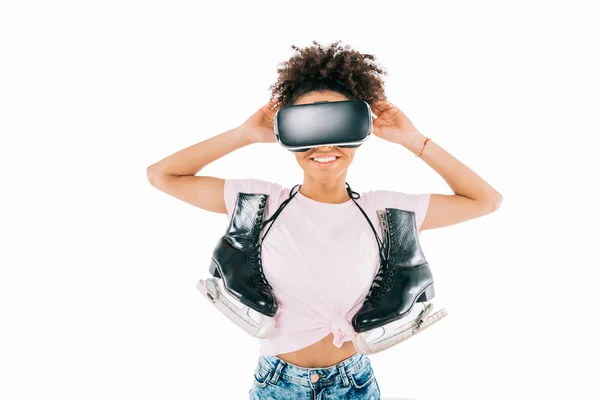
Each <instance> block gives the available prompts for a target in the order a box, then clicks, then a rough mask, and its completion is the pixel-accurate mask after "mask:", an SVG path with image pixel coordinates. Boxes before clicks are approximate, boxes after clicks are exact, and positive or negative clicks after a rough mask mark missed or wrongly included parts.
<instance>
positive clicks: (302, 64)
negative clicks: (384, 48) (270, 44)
mask: <svg viewBox="0 0 600 400" xmlns="http://www.w3.org/2000/svg"><path fill="white" fill-rule="evenodd" d="M340 42H341V41H339V40H338V41H337V42H335V43H333V44H331V45H330V46H329V47H328V48H326V49H323V47H322V46H321V45H320V44H319V43H317V42H316V41H313V44H314V46H310V47H306V48H303V49H300V48H298V47H296V46H294V45H292V47H291V48H292V49H293V50H296V51H297V52H298V53H299V54H296V55H294V56H292V57H291V58H290V59H289V60H288V61H285V62H283V63H280V64H279V65H280V66H283V67H282V68H278V69H277V73H278V74H279V78H278V80H277V83H276V84H274V85H271V86H270V87H269V89H271V90H272V96H271V100H272V99H274V98H275V97H277V98H278V100H279V103H280V105H281V107H285V106H288V105H293V104H294V103H295V102H296V101H297V100H298V99H299V98H300V97H301V96H303V95H305V94H307V93H309V92H313V91H317V92H322V91H325V90H331V91H334V92H338V93H341V94H343V95H344V96H346V97H347V98H348V99H350V100H363V101H365V102H367V103H368V104H369V105H370V106H372V105H373V103H374V102H375V101H378V100H387V98H386V96H385V91H384V83H383V79H382V75H387V72H386V71H385V70H384V69H382V68H380V67H379V66H378V65H376V64H375V63H374V61H375V57H374V56H373V55H371V54H362V53H359V52H358V51H356V50H352V49H350V46H344V47H342V46H340Z"/></svg>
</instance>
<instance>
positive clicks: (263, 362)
mask: <svg viewBox="0 0 600 400" xmlns="http://www.w3.org/2000/svg"><path fill="white" fill-rule="evenodd" d="M370 363H371V362H370V360H369V358H368V357H367V356H365V355H364V354H361V353H356V354H354V355H353V356H352V357H349V358H347V359H345V360H343V361H340V362H339V363H337V364H335V365H333V366H331V367H325V368H303V367H300V366H297V365H294V364H291V363H289V362H287V361H284V360H282V359H281V358H279V357H277V356H260V357H259V358H258V366H257V367H258V368H262V369H263V370H264V371H265V373H268V374H269V378H268V379H269V380H270V381H271V383H276V382H277V380H278V379H284V380H287V381H289V382H293V383H295V384H298V385H301V386H306V387H313V386H314V383H312V381H311V377H312V376H313V375H314V374H318V375H319V379H318V382H319V384H320V385H332V384H336V383H337V382H340V381H341V382H343V383H344V385H347V384H348V381H349V377H348V376H349V375H352V374H354V373H355V372H356V371H358V370H359V369H360V368H362V367H363V366H365V365H370Z"/></svg>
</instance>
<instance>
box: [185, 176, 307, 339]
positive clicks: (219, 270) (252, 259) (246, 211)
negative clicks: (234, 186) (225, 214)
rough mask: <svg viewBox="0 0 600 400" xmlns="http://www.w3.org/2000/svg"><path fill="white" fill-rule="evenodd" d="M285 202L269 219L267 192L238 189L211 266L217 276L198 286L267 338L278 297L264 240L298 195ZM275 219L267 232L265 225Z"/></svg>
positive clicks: (230, 315) (256, 334) (237, 319)
mask: <svg viewBox="0 0 600 400" xmlns="http://www.w3.org/2000/svg"><path fill="white" fill-rule="evenodd" d="M298 186H299V185H296V186H294V187H293V188H292V190H291V191H290V197H289V198H288V199H286V200H285V201H284V202H282V203H281V205H280V206H279V208H278V209H277V210H276V211H275V213H273V216H272V217H271V218H269V219H267V220H265V221H263V220H264V217H265V215H266V214H267V211H266V202H267V199H268V197H269V196H268V195H267V194H262V193H238V197H237V201H236V204H235V208H234V210H233V216H232V218H231V221H230V223H229V227H228V228H227V232H226V233H225V235H224V236H223V237H222V238H221V239H219V241H218V243H217V246H216V247H215V249H214V251H213V254H212V259H211V263H210V267H209V273H210V274H211V275H212V276H213V278H208V279H207V280H206V281H205V280H202V279H200V281H199V282H198V284H197V285H196V287H197V288H198V290H199V291H200V293H202V295H203V296H204V297H206V298H207V299H208V300H210V301H211V302H212V303H213V304H214V305H215V306H216V307H217V308H218V309H219V310H220V311H221V312H222V313H223V314H225V316H227V318H229V319H230V320H231V321H232V322H234V323H235V324H236V325H237V326H239V327H240V328H242V329H243V330H244V331H246V332H247V333H249V334H250V335H252V336H254V337H256V338H259V339H264V338H266V337H268V336H269V334H270V332H271V331H272V329H273V327H274V325H275V320H274V319H273V317H274V316H275V314H276V313H277V299H276V298H275V296H274V295H273V292H272V287H271V285H270V284H269V283H268V282H267V279H266V278H265V275H264V273H263V268H262V260H261V248H262V241H263V240H264V239H265V237H266V236H267V233H269V230H270V229H271V227H272V226H273V223H274V222H275V219H276V218H277V216H278V215H279V214H280V213H281V211H282V210H283V208H284V207H285V206H286V205H287V204H288V203H289V201H290V200H291V199H292V198H293V197H294V196H295V195H296V193H297V192H296V193H294V194H293V195H292V194H291V192H292V191H293V190H294V189H295V188H296V187H298ZM269 222H271V225H270V226H269V228H268V229H267V231H266V233H265V234H264V235H263V236H262V238H261V237H260V235H261V232H262V230H263V228H264V227H265V226H266V225H267V224H268V223H269Z"/></svg>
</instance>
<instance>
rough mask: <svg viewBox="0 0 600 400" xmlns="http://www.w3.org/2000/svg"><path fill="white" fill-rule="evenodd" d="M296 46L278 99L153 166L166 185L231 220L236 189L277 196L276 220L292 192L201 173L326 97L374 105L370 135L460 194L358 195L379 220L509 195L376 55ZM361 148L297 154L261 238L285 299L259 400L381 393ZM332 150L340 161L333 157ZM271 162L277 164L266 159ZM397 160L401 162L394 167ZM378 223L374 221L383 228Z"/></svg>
mask: <svg viewBox="0 0 600 400" xmlns="http://www.w3.org/2000/svg"><path fill="white" fill-rule="evenodd" d="M313 43H314V44H315V46H311V47H307V48H304V49H299V48H297V47H295V46H292V48H293V49H295V50H297V51H298V52H299V54H297V55H295V56H293V57H292V58H290V60H288V61H287V62H286V63H284V67H283V68H281V69H279V70H278V73H279V79H278V82H277V83H276V84H275V85H273V86H272V87H271V88H272V92H273V93H272V94H273V96H272V99H271V101H270V102H269V103H267V104H266V105H264V106H263V107H261V108H260V109H259V110H258V111H256V112H255V113H254V114H253V115H252V116H251V117H250V118H248V120H246V121H245V122H244V123H243V124H242V125H240V126H238V127H236V128H234V129H231V130H229V131H227V132H224V133H222V134H220V135H217V136H215V137H212V138H210V139H207V140H205V141H203V142H200V143H198V144H195V145H193V146H190V147H187V148H185V149H183V150H181V151H179V152H177V153H175V154H172V155H170V156H168V157H166V158H165V159H163V160H161V161H159V162H157V163H156V164H154V165H152V166H150V167H148V179H149V181H150V182H151V184H152V185H154V186H155V187H157V188H158V189H160V190H161V191H163V192H165V193H167V194H169V195H172V196H174V197H177V198H179V199H181V200H183V201H185V202H188V203H190V204H193V205H195V206H197V207H200V208H202V209H204V210H207V211H212V212H216V213H223V214H227V215H228V217H229V218H231V216H232V211H233V208H234V205H235V202H236V199H237V194H238V193H239V192H244V193H265V194H268V195H269V197H268V201H267V208H266V210H267V214H266V215H265V219H267V218H270V217H271V215H272V214H273V213H274V212H275V211H276V210H277V208H278V207H279V206H280V204H281V203H282V202H283V201H285V200H286V199H287V198H288V197H289V196H290V188H285V187H282V186H281V185H279V184H277V183H273V182H269V181H264V180H259V179H243V178H240V179H221V178H217V177H211V176H197V175H196V174H197V173H198V172H199V171H201V170H202V168H204V167H205V166H207V165H208V164H210V163H211V162H213V161H215V160H217V159H219V158H221V157H224V156H225V155H227V154H229V153H231V152H233V151H234V150H236V149H239V148H242V147H244V146H248V145H250V144H253V143H266V142H276V139H275V135H274V131H273V118H274V115H275V112H276V111H277V110H278V109H279V108H281V107H284V106H287V105H298V104H309V103H314V102H317V101H325V100H327V101H342V100H350V99H359V100H363V101H366V102H367V103H368V104H369V105H370V106H371V109H372V111H373V113H374V114H375V117H374V120H373V134H374V135H376V136H378V137H379V138H381V139H383V140H386V141H388V142H390V143H391V144H393V145H401V146H403V147H405V148H406V149H408V150H410V151H411V152H412V153H414V154H415V155H417V156H419V157H420V158H421V159H422V160H423V161H424V162H426V163H427V164H428V165H429V166H430V167H431V168H432V169H433V170H434V171H435V172H437V173H438V174H440V175H441V177H442V178H443V179H444V180H445V181H446V182H447V183H448V185H449V186H450V188H451V189H452V191H453V192H454V195H444V194H426V193H425V194H406V193H402V192H396V191H391V190H374V191H369V192H363V193H361V195H360V197H358V198H357V197H354V198H355V200H356V202H357V203H358V204H359V205H360V207H362V208H363V210H364V211H365V213H366V214H367V215H368V216H369V218H370V219H371V221H377V215H376V211H377V210H384V209H385V208H386V207H389V208H399V209H404V210H410V211H414V213H415V219H416V224H417V229H418V231H419V232H421V231H423V230H426V229H433V228H440V227H444V226H448V225H452V224H457V223H460V222H463V221H467V220H470V219H474V218H477V217H481V216H483V215H486V214H489V213H491V212H493V211H494V210H496V209H497V208H498V207H499V206H500V203H501V202H502V196H501V195H500V194H499V193H498V192H497V191H496V190H495V189H494V188H493V187H491V186H490V185H489V184H488V183H487V182H486V181H484V180H483V179H482V178H481V177H479V176H478V175H477V174H476V173H475V172H473V171H472V170H471V169H469V168H468V167H467V166H465V165H464V164H462V163H461V162H460V161H458V160H457V159H456V158H454V157H453V156H452V155H450V154H449V153H448V152H446V151H445V150H444V149H442V148H441V147H440V146H439V145H437V144H436V143H435V142H434V141H432V140H430V139H429V138H426V137H425V136H424V135H423V134H421V133H420V132H419V131H418V130H417V128H415V126H414V125H413V124H412V123H411V121H410V120H409V119H408V118H407V117H406V115H404V113H402V111H400V110H399V109H398V108H397V107H395V106H394V105H393V104H392V103H390V102H389V101H387V99H386V97H385V94H384V89H383V81H382V79H381V75H383V74H385V72H383V71H382V70H381V69H380V68H379V67H377V66H376V65H374V64H373V63H372V61H373V60H374V59H375V58H374V57H373V56H372V55H369V54H361V53H359V52H357V51H355V50H351V49H349V46H345V47H344V48H343V47H341V46H338V45H339V42H336V43H334V44H332V45H331V46H330V47H329V48H327V49H323V48H322V47H321V46H320V45H319V44H318V43H317V42H313ZM359 148H360V147H358V148H343V147H338V146H322V147H317V148H312V149H309V150H308V151H305V152H293V153H291V154H293V155H294V156H295V158H296V161H297V163H298V165H299V166H300V168H302V170H303V171H304V180H303V182H302V185H301V186H300V189H299V190H298V191H297V193H296V195H295V196H294V198H293V199H292V200H291V201H290V202H289V204H287V206H286V207H285V209H284V210H283V211H282V212H281V214H280V215H279V216H278V217H277V219H276V220H275V222H274V224H273V226H272V227H271V229H270V231H269V235H268V236H267V237H266V239H265V241H264V243H263V245H262V256H261V258H262V265H263V271H264V275H265V277H266V279H267V281H268V283H269V284H270V285H271V286H272V287H273V293H274V295H275V297H276V299H277V301H278V303H279V308H278V311H277V314H276V316H275V320H276V324H275V329H274V332H273V333H272V334H271V335H270V336H269V337H268V338H266V339H261V347H260V357H259V360H258V363H257V367H256V370H255V371H254V385H253V386H252V389H251V390H250V396H251V398H254V399H266V398H269V399H271V398H276V399H284V398H285V399H287V398H290V399H291V398H294V399H300V398H307V399H308V398H317V397H318V396H322V397H318V398H353V399H354V398H356V399H363V398H364V399H379V398H380V392H379V386H378V384H377V381H376V380H375V376H374V372H373V370H372V368H371V366H370V361H369V359H368V357H367V356H364V355H362V354H360V353H357V352H356V349H355V348H354V346H353V344H352V341H351V340H352V337H353V335H354V334H355V332H353V329H352V325H351V324H350V321H351V320H352V317H353V315H354V314H355V313H356V312H357V310H358V309H359V308H360V307H361V305H362V302H363V300H364V299H365V296H366V295H367V292H368V291H369V288H370V286H371V283H372V280H373V278H374V276H375V274H376V273H377V269H378V267H379V254H378V248H377V245H376V241H375V238H374V235H373V231H372V230H371V227H370V226H369V224H368V223H367V221H366V220H365V218H364V215H363V214H362V213H361V212H360V210H359V209H358V208H357V206H356V204H355V203H354V201H353V200H352V199H351V198H350V196H351V195H352V194H353V193H354V192H352V191H351V190H348V189H347V187H346V175H347V171H348V168H349V167H350V165H351V163H352V160H353V158H354V154H355V153H356V151H359V150H358V149H359ZM331 157H335V160H333V161H328V160H332V158H331ZM265 162H268V160H265ZM390 167H393V166H392V165H390ZM374 225H377V224H374Z"/></svg>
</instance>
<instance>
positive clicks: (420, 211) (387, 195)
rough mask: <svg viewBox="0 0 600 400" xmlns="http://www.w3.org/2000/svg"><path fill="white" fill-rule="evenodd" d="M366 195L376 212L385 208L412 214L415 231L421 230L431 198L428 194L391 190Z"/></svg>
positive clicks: (375, 191) (376, 191)
mask: <svg viewBox="0 0 600 400" xmlns="http://www.w3.org/2000/svg"><path fill="white" fill-rule="evenodd" d="M368 195H369V196H370V197H372V200H371V201H373V203H374V204H375V208H376V209H377V210H384V209H385V208H386V207H387V208H398V209H400V210H407V211H412V212H414V213H415V222H416V225H417V231H419V230H420V229H421V225H422V224H423V220H425V215H426V214H427V208H428V207H429V200H430V198H431V194H429V193H417V194H409V193H403V192H396V191H392V190H374V191H371V192H369V193H368Z"/></svg>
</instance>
